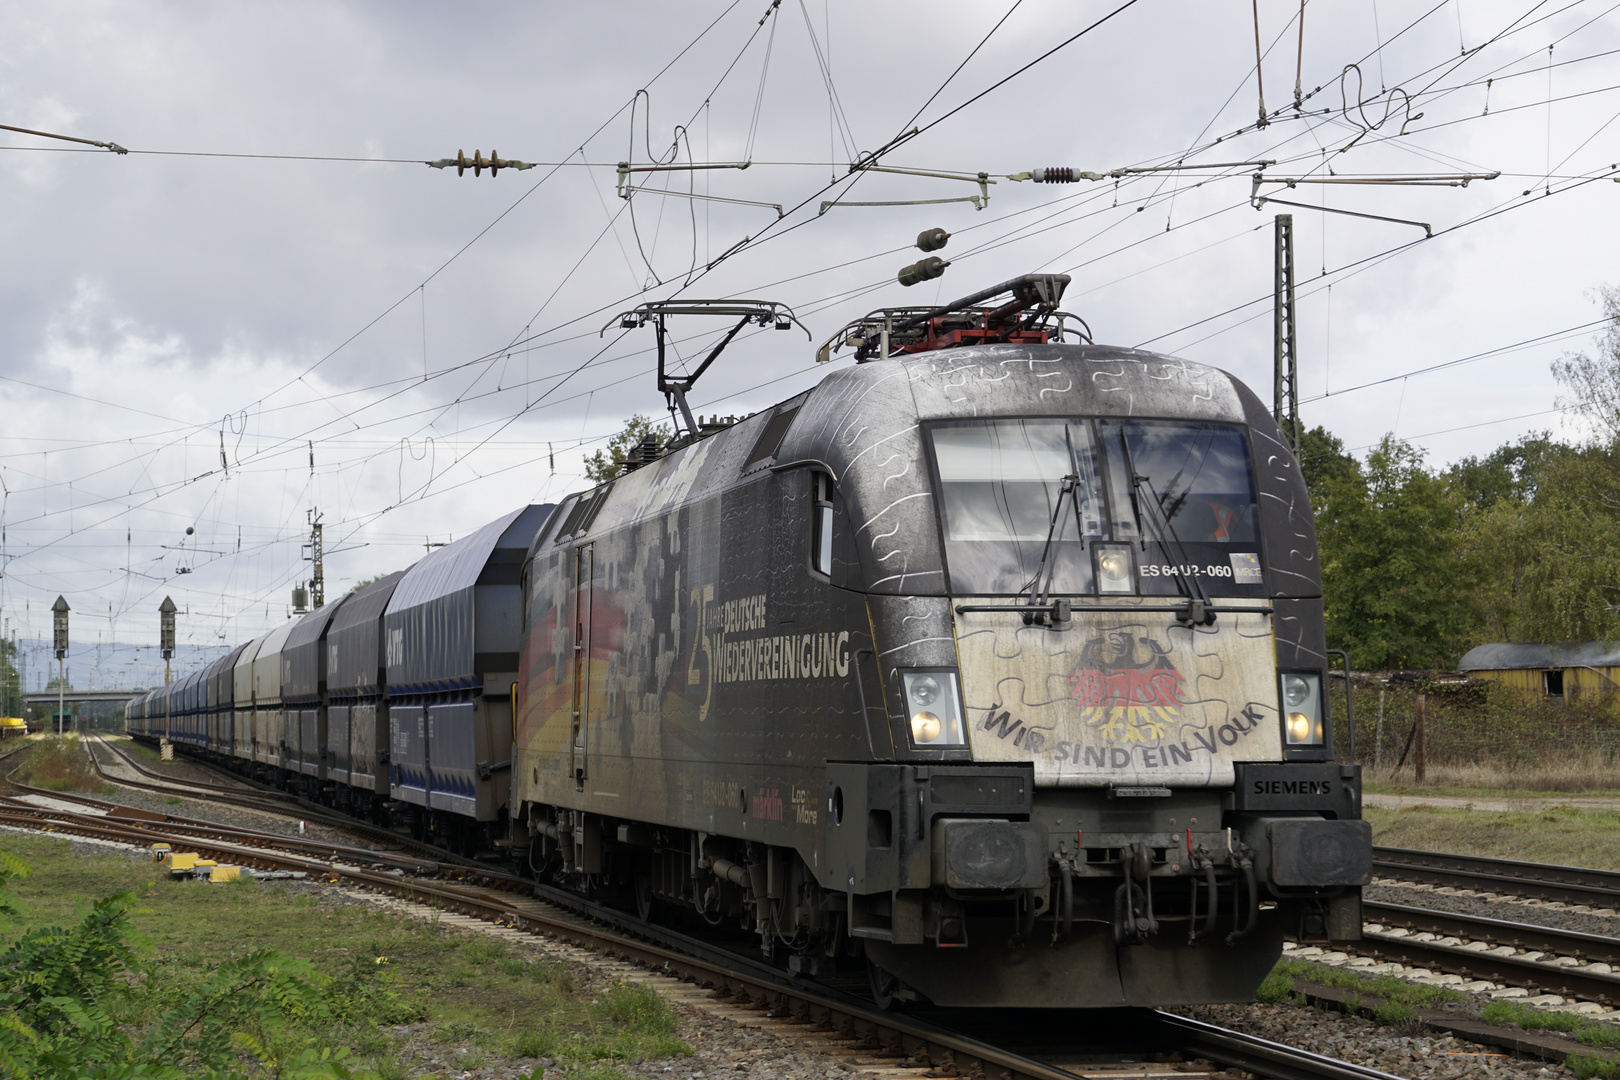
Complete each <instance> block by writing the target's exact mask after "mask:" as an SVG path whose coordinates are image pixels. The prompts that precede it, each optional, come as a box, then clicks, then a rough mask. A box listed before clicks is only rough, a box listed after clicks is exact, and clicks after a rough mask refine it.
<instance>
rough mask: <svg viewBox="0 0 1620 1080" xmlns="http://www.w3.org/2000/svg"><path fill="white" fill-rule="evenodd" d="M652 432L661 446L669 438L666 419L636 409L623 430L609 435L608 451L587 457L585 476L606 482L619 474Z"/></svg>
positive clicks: (595, 480) (593, 481) (600, 482)
mask: <svg viewBox="0 0 1620 1080" xmlns="http://www.w3.org/2000/svg"><path fill="white" fill-rule="evenodd" d="M649 436H651V437H652V438H654V439H656V440H657V443H658V446H659V448H660V449H661V448H663V447H664V446H665V445H666V444H667V443H668V442H669V432H668V431H667V430H665V422H664V421H662V420H654V419H653V418H652V417H650V416H643V415H642V414H641V413H636V415H634V416H632V417H631V418H630V419H629V420H628V421H626V422H625V425H624V430H622V431H620V432H619V433H618V434H617V435H614V436H612V437H610V438H609V439H608V443H607V449H606V452H604V451H602V450H598V451H596V452H595V453H594V454H592V455H591V456H590V457H588V458H586V459H585V478H586V479H587V480H589V481H591V482H592V483H594V484H603V483H606V482H607V481H609V480H611V479H613V478H614V477H615V476H618V475H619V471H620V470H621V469H622V468H623V467H624V463H625V461H626V460H628V459H629V457H630V453H631V451H633V450H635V449H636V448H637V447H638V446H640V445H641V443H642V440H644V439H646V438H647V437H649Z"/></svg>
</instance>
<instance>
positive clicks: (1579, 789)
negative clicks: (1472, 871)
mask: <svg viewBox="0 0 1620 1080" xmlns="http://www.w3.org/2000/svg"><path fill="white" fill-rule="evenodd" d="M1358 749H1359V748H1358ZM1392 764H1393V763H1389V762H1386V763H1385V767H1384V768H1382V769H1378V770H1374V769H1373V768H1372V767H1371V766H1370V765H1368V766H1367V767H1366V773H1365V777H1366V790H1368V791H1378V792H1388V793H1391V794H1400V795H1435V794H1441V793H1444V794H1447V795H1464V796H1484V797H1494V798H1507V799H1512V798H1519V799H1522V798H1526V797H1535V796H1538V795H1548V794H1571V795H1575V794H1579V795H1596V796H1603V795H1609V796H1613V797H1615V798H1620V790H1617V788H1616V784H1615V777H1616V773H1617V771H1620V770H1617V767H1616V761H1615V756H1614V754H1612V753H1608V752H1599V751H1587V752H1584V753H1583V752H1579V751H1577V752H1574V753H1569V754H1559V753H1549V754H1548V755H1547V756H1546V757H1544V758H1542V759H1540V760H1534V761H1526V760H1523V759H1522V758H1519V757H1516V756H1512V755H1502V756H1496V755H1489V756H1482V757H1481V758H1480V759H1478V760H1474V761H1453V762H1438V763H1431V764H1430V765H1429V766H1428V768H1427V769H1425V770H1424V774H1425V775H1424V782H1423V783H1422V784H1419V783H1418V782H1417V772H1416V770H1415V768H1414V766H1413V763H1412V761H1410V760H1408V761H1407V763H1406V765H1405V766H1404V767H1402V768H1400V769H1395V768H1393V767H1392Z"/></svg>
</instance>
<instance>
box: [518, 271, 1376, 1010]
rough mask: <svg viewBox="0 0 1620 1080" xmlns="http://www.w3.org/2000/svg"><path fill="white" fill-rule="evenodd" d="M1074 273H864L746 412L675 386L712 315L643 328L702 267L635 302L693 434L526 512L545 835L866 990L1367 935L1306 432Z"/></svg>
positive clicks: (1132, 972) (1135, 970)
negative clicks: (957, 289)
mask: <svg viewBox="0 0 1620 1080" xmlns="http://www.w3.org/2000/svg"><path fill="white" fill-rule="evenodd" d="M1067 281H1068V279H1067V277H1065V276H1062V275H1030V276H1026V277H1023V278H1019V279H1016V280H1014V281H1011V282H1007V283H1005V284H1003V285H1001V286H998V287H996V288H994V289H989V290H985V291H984V292H982V293H978V294H975V295H974V296H970V297H967V298H964V299H963V300H962V301H958V302H956V303H954V304H950V305H945V306H943V307H940V308H937V309H933V310H927V309H888V310H884V311H880V312H875V313H873V314H872V315H870V316H868V317H866V318H865V319H862V320H859V321H857V322H856V323H854V324H851V325H850V326H849V327H846V328H845V329H844V330H842V331H840V333H839V334H838V335H835V337H834V338H833V339H832V340H830V341H829V342H828V344H827V345H826V346H824V347H823V349H822V351H821V354H820V357H819V358H821V359H828V358H830V356H831V354H832V353H834V352H836V351H838V350H839V349H841V348H846V347H849V348H853V349H854V350H855V355H856V360H857V361H858V362H857V363H855V364H853V365H850V366H847V367H843V368H840V369H837V370H833V371H831V372H830V373H829V374H828V375H827V376H826V377H825V378H824V379H823V380H822V381H821V382H820V383H819V384H818V385H817V386H816V387H815V388H814V389H811V390H809V391H807V392H805V393H803V394H800V395H798V396H796V397H794V398H791V399H789V400H787V401H784V402H782V403H781V404H779V405H777V406H776V407H774V408H772V409H768V410H765V411H763V412H761V413H758V414H756V415H754V416H752V417H749V418H747V419H745V420H743V421H741V422H739V423H735V424H725V423H708V424H701V423H698V422H697V421H696V419H695V418H693V417H692V416H691V414H690V411H689V410H688V408H687V406H686V401H685V392H686V391H687V390H689V389H690V388H691V385H692V383H693V382H694V381H695V379H696V377H697V375H701V374H702V371H703V370H704V369H705V368H707V366H708V364H709V363H711V362H712V361H713V360H714V358H715V354H711V355H710V356H709V358H708V359H707V360H706V361H705V362H704V364H703V365H702V367H699V368H698V369H697V371H696V373H695V374H694V375H692V376H689V377H686V378H675V377H672V376H670V375H668V374H667V373H666V372H665V370H664V368H663V365H662V355H663V344H664V334H665V320H666V319H667V318H668V317H670V316H672V315H676V314H680V315H690V314H693V313H696V312H698V311H701V310H705V309H704V308H703V305H702V304H701V303H692V302H687V303H685V304H681V305H648V306H644V307H642V308H639V309H637V310H636V311H634V312H630V313H627V314H626V316H625V323H626V325H640V324H645V323H652V324H654V326H655V328H656V330H657V333H658V344H659V352H660V388H661V389H662V390H664V391H665V393H666V394H667V395H668V397H669V399H670V402H671V414H672V416H674V415H676V408H677V406H678V407H679V415H678V416H677V420H678V421H680V422H679V423H678V429H679V434H678V436H677V438H676V439H675V440H674V441H673V442H672V443H671V444H670V445H669V446H668V447H662V448H661V447H659V446H658V445H657V444H656V443H655V442H652V441H649V442H648V443H646V444H644V445H643V447H642V448H641V450H640V452H638V453H637V454H636V455H634V456H633V458H632V460H631V461H630V462H629V463H628V467H627V469H626V470H625V471H624V472H623V473H622V474H621V475H620V476H618V477H617V478H615V479H613V480H611V481H609V482H607V483H604V484H602V485H600V486H598V487H596V488H594V489H592V490H590V491H585V492H581V493H579V494H576V495H573V496H571V497H569V498H568V499H567V500H565V501H564V502H563V503H562V504H560V506H559V507H558V509H557V510H556V512H555V513H553V514H552V515H551V516H550V518H549V520H548V521H547V523H546V524H545V526H544V527H543V528H542V529H540V531H539V533H538V535H537V536H536V537H535V538H534V541H533V543H532V545H531V546H530V548H529V552H528V556H527V559H526V560H525V563H524V568H523V590H524V615H523V617H524V631H523V640H522V648H521V657H520V668H519V676H518V680H517V685H516V687H515V690H514V695H515V701H514V715H515V727H514V745H513V749H512V757H511V777H510V803H509V806H508V808H507V809H508V812H509V815H510V827H511V830H512V840H513V842H514V843H515V844H516V845H517V847H518V850H520V851H521V852H522V855H521V860H522V861H523V862H525V863H526V864H527V866H528V867H529V868H530V869H532V870H533V871H535V872H536V873H539V874H543V875H546V876H548V877H550V878H551V879H553V880H556V881H560V882H564V883H569V884H572V885H575V886H578V887H584V888H590V889H592V890H596V891H598V892H602V891H610V892H611V891H614V890H618V891H620V892H621V894H622V895H625V896H626V897H627V898H630V897H633V898H634V902H635V904H636V906H637V908H638V909H639V910H640V912H641V913H642V914H643V915H646V916H649V917H655V916H656V913H657V912H658V911H659V910H660V909H661V908H662V909H669V908H683V909H689V910H691V911H693V912H695V913H697V914H698V915H700V916H702V917H703V918H704V919H706V920H708V921H709V922H711V923H714V924H719V923H721V922H723V921H729V922H731V923H732V924H734V925H741V926H742V927H744V928H746V929H747V930H748V931H750V932H752V933H754V934H756V935H757V937H758V940H759V944H760V947H761V949H762V951H763V952H764V953H765V954H766V955H769V956H773V957H776V958H778V959H779V960H780V961H781V962H782V963H784V964H785V965H786V966H787V967H788V968H789V969H791V970H793V971H796V972H801V973H804V974H806V975H812V976H817V975H827V974H830V973H832V972H834V971H837V970H840V969H841V968H847V967H848V966H850V965H852V964H864V965H865V966H866V968H867V971H868V974H869V976H870V978H871V983H872V989H873V992H874V995H875V996H876V997H877V998H878V1000H879V1001H880V1002H883V1003H885V1004H887V1003H890V1002H895V1001H906V1000H912V999H917V998H926V999H928V1000H931V1001H933V1002H935V1003H938V1004H941V1005H953V1006H1009V1005H1013V1006H1025V1007H1044V1006H1065V1007H1073V1006H1117V1005H1154V1006H1159V1005H1166V1004H1177V1003H1197V1002H1218V1001H1239V1000H1248V999H1250V998H1252V996H1253V992H1254V990H1255V988H1256V987H1257V986H1258V984H1259V982H1260V981H1261V979H1262V978H1263V977H1264V976H1265V974H1266V973H1267V972H1268V971H1269V970H1270V968H1271V966H1272V964H1273V963H1274V962H1275V960H1276V958H1277V956H1278V955H1279V953H1280V950H1281V945H1282V941H1283V939H1284V937H1285V936H1286V935H1294V936H1297V937H1299V938H1301V939H1304V940H1312V939H1317V940H1344V939H1353V938H1356V937H1358V936H1359V934H1360V886H1362V885H1364V884H1365V883H1366V882H1367V881H1368V880H1369V877H1370V871H1371V838H1370V830H1369V828H1368V826H1367V824H1366V823H1365V822H1363V821H1361V820H1360V817H1361V815H1360V773H1359V768H1358V767H1357V766H1355V765H1353V764H1344V763H1339V762H1336V761H1334V760H1333V751H1332V746H1333V739H1332V718H1331V716H1330V711H1329V702H1328V698H1327V695H1326V693H1325V681H1326V674H1327V657H1326V645H1325V641H1324V638H1323V624H1322V592H1321V582H1320V574H1319V567H1318V564H1317V561H1316V543H1315V535H1314V530H1313V527H1312V522H1311V515H1310V508H1309V503H1308V500H1307V496H1306V490H1305V485H1304V483H1303V480H1302V478H1301V476H1300V472H1299V465H1298V462H1297V461H1296V459H1295V457H1294V455H1293V453H1292V452H1291V450H1290V449H1289V447H1288V445H1287V444H1286V442H1285V440H1284V439H1283V437H1282V435H1281V432H1280V431H1279V429H1278V427H1277V425H1276V423H1274V422H1273V420H1272V418H1271V416H1270V415H1269V414H1268V412H1267V411H1266V409H1265V408H1264V407H1263V405H1262V404H1261V402H1260V401H1259V400H1258V399H1257V398H1256V396H1255V395H1254V394H1253V393H1252V392H1251V391H1250V390H1249V389H1248V388H1247V387H1246V386H1244V385H1243V384H1242V383H1241V382H1239V381H1238V380H1237V379H1236V378H1234V377H1232V376H1231V375H1228V374H1226V373H1225V372H1222V371H1220V370H1218V369H1215V368H1212V367H1207V366H1204V365H1201V364H1195V363H1190V362H1187V361H1184V360H1180V359H1176V358H1173V357H1169V356H1163V355H1159V354H1154V353H1149V352H1143V351H1140V350H1134V349H1123V348H1113V347H1107V346H1099V345H1096V344H1093V343H1092V342H1091V341H1090V340H1089V334H1088V332H1087V331H1086V330H1085V328H1084V324H1083V323H1080V322H1079V321H1078V320H1076V319H1074V317H1073V316H1069V315H1065V314H1064V313H1062V312H1061V311H1059V310H1058V301H1059V299H1060V297H1061V294H1062V290H1063V287H1064V285H1066V284H1067ZM998 298H1005V299H1003V300H1002V302H1000V303H999V304H998V305H996V306H990V305H989V304H988V301H992V300H997V299H998ZM709 310H712V311H715V312H718V313H721V314H727V315H731V316H737V315H739V314H740V315H741V316H742V318H741V321H740V322H738V324H737V327H736V328H735V329H733V330H732V332H731V334H730V335H728V336H727V338H726V341H727V342H729V341H730V340H731V339H732V337H734V336H735V335H736V334H737V333H738V331H739V330H741V329H742V328H743V327H744V326H746V325H748V324H749V322H750V321H755V322H758V323H760V324H761V325H770V324H772V323H775V325H777V326H779V327H789V326H791V325H792V322H793V319H792V316H791V313H790V312H786V311H785V309H780V308H778V307H776V306H775V305H768V304H756V305H753V306H750V304H749V303H746V302H745V303H739V302H723V303H717V305H716V306H715V307H714V308H712V309H709ZM724 345H725V342H722V344H721V347H722V348H723V347H724ZM716 353H718V349H717V350H716Z"/></svg>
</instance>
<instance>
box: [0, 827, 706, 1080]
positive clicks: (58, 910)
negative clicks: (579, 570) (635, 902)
mask: <svg viewBox="0 0 1620 1080" xmlns="http://www.w3.org/2000/svg"><path fill="white" fill-rule="evenodd" d="M5 844H6V846H7V847H8V848H9V849H10V850H11V851H13V852H14V853H15V854H16V855H18V856H20V857H21V858H22V859H24V860H25V861H26V862H28V863H29V865H30V866H31V868H32V871H33V872H32V874H31V875H30V876H28V877H26V878H22V879H18V880H15V881H13V882H12V883H11V884H10V887H9V888H8V890H7V891H8V895H9V896H10V897H11V899H12V901H13V903H14V904H15V905H16V906H17V907H18V908H19V909H20V912H21V916H22V921H23V922H25V923H27V924H29V925H35V926H38V925H61V924H66V923H70V922H73V921H75V920H76V919H77V918H79V917H80V916H82V914H83V913H84V912H85V911H87V910H88V909H89V906H90V904H91V902H92V900H93V899H94V898H96V897H99V896H104V895H107V894H108V893H111V892H114V891H117V890H120V889H134V890H136V891H137V893H138V895H139V896H140V898H141V905H140V906H141V909H142V910H141V911H140V913H139V914H138V915H137V916H136V919H135V925H136V928H137V929H138V930H139V932H140V933H141V934H142V936H143V937H144V939H145V941H146V943H147V947H148V949H149V952H148V954H147V977H149V978H152V979H155V980H160V985H172V986H174V987H176V988H177V989H178V988H183V987H184V986H186V985H188V980H191V979H193V978H194V977H195V976H194V975H193V974H192V973H193V972H195V971H197V970H198V969H200V968H201V967H202V966H203V965H204V964H206V963H210V962H217V961H221V960H225V959H228V958H231V957H236V956H240V955H242V954H244V953H247V952H249V951H251V950H256V949H275V950H278V951H280V952H282V953H284V954H286V955H288V956H290V957H297V958H302V959H305V960H308V961H309V962H310V963H312V964H313V965H314V966H315V967H316V969H317V970H319V971H321V972H322V973H324V974H327V975H330V976H332V977H334V978H337V979H340V980H346V984H352V985H353V987H354V990H353V992H352V994H351V995H350V996H351V997H352V999H353V1004H352V1008H351V1010H350V1011H351V1013H352V1015H351V1016H350V1017H349V1020H350V1027H349V1028H348V1029H347V1030H346V1032H345V1036H344V1037H345V1045H349V1046H351V1047H353V1048H354V1050H355V1052H356V1058H357V1064H358V1065H360V1066H361V1067H363V1068H365V1069H369V1070H372V1071H373V1072H375V1073H377V1074H378V1075H379V1076H382V1077H391V1076H398V1077H403V1076H406V1075H408V1074H409V1073H410V1071H411V1070H410V1068H409V1063H408V1062H406V1061H405V1060H403V1058H402V1056H401V1053H400V1046H399V1045H398V1044H397V1043H396V1041H395V1040H394V1038H393V1037H392V1036H391V1035H390V1034H389V1033H388V1031H387V1030H386V1027H387V1026H388V1025H395V1024H403V1023H422V1022H425V1023H426V1024H427V1025H428V1031H429V1035H430V1037H431V1038H433V1039H434V1040H436V1041H438V1042H441V1043H443V1044H446V1045H452V1046H457V1047H460V1048H461V1049H460V1060H461V1063H462V1065H463V1067H464V1068H467V1069H473V1068H478V1067H481V1066H480V1065H475V1064H473V1062H474V1061H479V1062H484V1063H487V1062H488V1060H489V1058H490V1056H492V1055H505V1056H508V1057H551V1058H556V1059H558V1060H559V1062H561V1063H562V1064H564V1066H565V1068H566V1069H567V1070H568V1075H569V1077H570V1080H576V1078H577V1077H578V1076H580V1075H582V1073H581V1070H587V1069H588V1068H589V1067H591V1066H593V1065H594V1064H595V1063H601V1062H612V1061H633V1060H636V1059H660V1058H669V1057H675V1056H679V1055H684V1054H689V1053H691V1049H690V1047H688V1046H687V1045H686V1044H685V1043H684V1042H682V1041H681V1040H680V1039H679V1037H678V1036H677V1035H676V1020H675V1016H674V1013H673V1012H672V1011H671V1010H670V1008H669V1005H668V1003H667V1002H665V1001H664V1000H663V998H662V997H661V996H660V995H659V994H658V993H657V991H656V989H654V988H653V987H651V986H646V985H640V984H630V983H614V984H611V985H608V986H606V987H595V988H590V987H586V986H582V985H580V983H579V980H578V978H577V977H576V976H575V974H574V973H573V972H572V971H570V970H569V969H568V968H567V967H566V966H564V965H562V964H559V963H555V962H550V961H546V960H537V959H535V958H533V957H532V956H530V955H527V954H525V953H524V952H523V951H521V950H519V949H515V948H512V947H509V946H507V945H505V944H504V943H502V942H499V941H495V940H493V939H490V938H487V937H482V936H477V935H462V934H450V933H443V932H439V930H438V929H437V927H435V926H432V925H430V924H428V923H424V922H421V921H418V920H411V919H406V918H402V917H399V916H395V915H390V914H386V913H383V912H380V911H377V910H375V909H372V908H369V907H361V906H355V907H332V906H323V905H322V904H321V903H320V902H319V899H318V897H317V896H316V895H312V894H311V892H310V890H308V889H307V888H305V889H295V888H284V887H282V886H281V885H280V884H279V883H275V882H269V883H263V884H259V883H254V882H251V881H244V882H240V883H236V884H231V885H207V884H204V883H201V882H191V881H187V882H177V881H172V880H170V879H169V877H168V874H167V872H166V871H165V870H164V868H163V867H162V866H159V865H156V864H152V863H147V862H140V861H136V860H132V859H130V858H128V857H127V856H124V855H78V854H73V853H72V852H71V851H70V849H69V844H68V843H67V842H65V841H61V840H55V839H49V838H33V837H17V838H11V837H8V838H7V839H6V841H5ZM14 936H15V928H13V929H12V931H11V932H8V933H5V934H3V935H0V947H3V946H4V945H5V944H7V943H8V942H9V940H11V938H12V937H14ZM590 989H594V990H595V993H594V1000H593V998H592V996H591V995H589V994H587V993H586V991H587V990H590ZM379 1025H382V1026H383V1027H381V1028H380V1027H379Z"/></svg>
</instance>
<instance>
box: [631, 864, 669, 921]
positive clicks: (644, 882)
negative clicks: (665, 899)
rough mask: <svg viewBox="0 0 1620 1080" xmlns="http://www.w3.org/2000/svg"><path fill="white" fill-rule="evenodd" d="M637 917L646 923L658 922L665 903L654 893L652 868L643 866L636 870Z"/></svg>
mask: <svg viewBox="0 0 1620 1080" xmlns="http://www.w3.org/2000/svg"><path fill="white" fill-rule="evenodd" d="M635 895H636V918H638V919H640V920H641V921H642V922H645V923H653V922H658V921H659V919H660V917H661V916H662V915H663V910H662V909H663V905H662V904H660V903H659V902H658V897H656V896H654V895H653V887H652V868H651V867H650V866H645V865H644V866H641V867H638V868H637V870H636V878H635Z"/></svg>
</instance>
